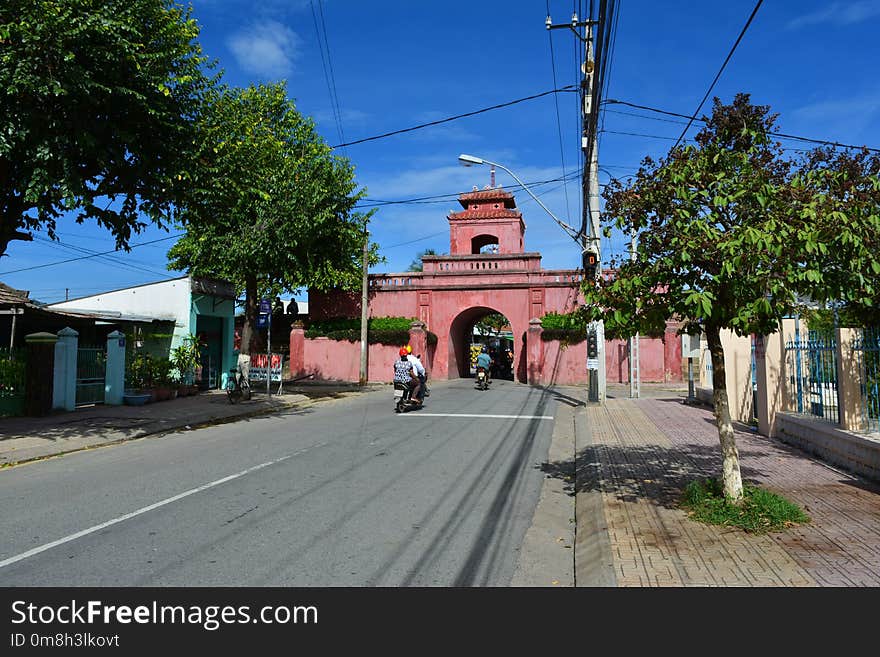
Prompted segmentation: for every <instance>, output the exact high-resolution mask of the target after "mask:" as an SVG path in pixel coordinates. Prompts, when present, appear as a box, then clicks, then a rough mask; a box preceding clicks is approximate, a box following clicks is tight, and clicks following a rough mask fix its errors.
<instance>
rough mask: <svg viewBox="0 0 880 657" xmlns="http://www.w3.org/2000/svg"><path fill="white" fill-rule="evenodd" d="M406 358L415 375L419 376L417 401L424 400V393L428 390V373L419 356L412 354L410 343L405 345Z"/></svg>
mask: <svg viewBox="0 0 880 657" xmlns="http://www.w3.org/2000/svg"><path fill="white" fill-rule="evenodd" d="M406 358H407V360H409V362H410V363H412V366H413V369H415V371H416V375H417V376H418V377H419V383H420V384H421V386H420V389H419V391H420V394H419V401H420V402H422V401H425V395H426V394H427V392H428V373H427V372H426V371H425V366H424V365H422V360H421V358H420V357H419V356H416V355H413V352H412V346H411V345H406Z"/></svg>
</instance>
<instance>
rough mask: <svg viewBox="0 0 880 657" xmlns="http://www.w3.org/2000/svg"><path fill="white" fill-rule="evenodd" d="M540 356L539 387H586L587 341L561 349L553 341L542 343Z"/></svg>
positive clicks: (587, 378)
mask: <svg viewBox="0 0 880 657" xmlns="http://www.w3.org/2000/svg"><path fill="white" fill-rule="evenodd" d="M542 344H543V354H542V356H541V367H540V372H541V379H540V383H541V385H545V386H546V385H553V384H558V385H586V384H587V383H589V377H588V375H587V341H586V340H584V341H583V342H578V343H577V344H572V345H568V346H566V347H562V346H561V343H560V342H558V341H556V340H553V341H549V342H543V341H542Z"/></svg>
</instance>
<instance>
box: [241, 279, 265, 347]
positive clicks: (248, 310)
mask: <svg viewBox="0 0 880 657" xmlns="http://www.w3.org/2000/svg"><path fill="white" fill-rule="evenodd" d="M259 310H260V306H259V299H257V277H256V276H253V275H248V276H246V277H245V281H244V326H242V328H241V350H240V353H241V354H244V355H245V356H249V355H250V353H251V343H252V342H253V339H254V336H255V335H256V334H257V315H258V314H259Z"/></svg>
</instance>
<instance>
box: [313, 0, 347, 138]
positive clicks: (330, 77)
mask: <svg viewBox="0 0 880 657" xmlns="http://www.w3.org/2000/svg"><path fill="white" fill-rule="evenodd" d="M309 4H310V5H311V8H312V20H313V21H314V24H315V36H316V37H317V39H318V48H319V49H320V50H321V66H322V68H323V69H324V80H325V81H326V83H327V93H328V95H329V96H330V109H331V110H332V112H333V119H334V121H335V122H336V130H337V132H338V134H339V140H340V141H341V142H344V141H345V132H344V131H343V129H342V112H341V111H340V109H339V96H338V95H337V94H336V77H335V76H334V74H333V60H332V59H331V57H330V41H329V40H328V39H327V26H326V23H325V22H324V3H323V2H322V1H321V0H318V8H319V10H320V16H321V28H320V29H319V28H318V14H317V13H316V12H315V2H314V0H310V2H309ZM322 32H323V35H324V40H323V43H322V41H321V33H322ZM325 49H326V55H325V53H324V51H325ZM344 153H345V149H344V148H343V154H344Z"/></svg>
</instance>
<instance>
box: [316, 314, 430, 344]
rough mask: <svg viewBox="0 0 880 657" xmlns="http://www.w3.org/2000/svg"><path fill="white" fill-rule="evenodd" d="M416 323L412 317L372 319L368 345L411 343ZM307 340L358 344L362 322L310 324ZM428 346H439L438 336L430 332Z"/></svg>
mask: <svg viewBox="0 0 880 657" xmlns="http://www.w3.org/2000/svg"><path fill="white" fill-rule="evenodd" d="M414 321H416V320H415V318H410V317H372V318H370V319H369V321H368V322H367V343H368V344H385V345H404V344H406V343H408V342H409V328H410V325H411V324H412V323H413V322H414ZM305 336H306V337H307V338H330V339H331V340H347V341H349V342H358V341H359V340H360V339H361V320H360V318H353V317H334V318H332V319H324V320H318V321H314V322H310V323H309V324H308V326H307V327H306V331H305ZM427 337H428V344H431V345H434V344H437V336H436V335H435V334H433V333H431V332H430V331H428V336H427Z"/></svg>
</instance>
